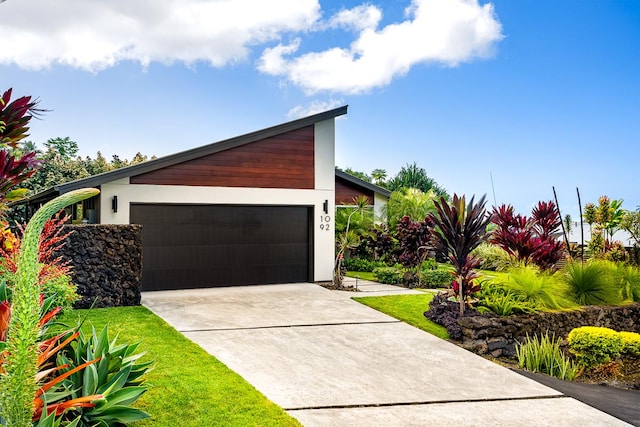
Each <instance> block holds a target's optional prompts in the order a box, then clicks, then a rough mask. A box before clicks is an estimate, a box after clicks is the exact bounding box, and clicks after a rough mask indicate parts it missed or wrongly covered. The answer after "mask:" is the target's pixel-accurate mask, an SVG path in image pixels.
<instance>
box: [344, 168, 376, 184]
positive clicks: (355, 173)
mask: <svg viewBox="0 0 640 427" xmlns="http://www.w3.org/2000/svg"><path fill="white" fill-rule="evenodd" d="M337 169H338V170H342V171H344V172H346V173H348V174H349V175H353V176H355V177H356V178H359V179H361V180H363V181H366V182H371V177H370V176H369V175H367V174H366V173H364V172H360V171H357V170H353V169H351V168H350V167H347V168H344V169H340V168H337Z"/></svg>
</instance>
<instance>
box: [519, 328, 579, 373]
mask: <svg viewBox="0 0 640 427" xmlns="http://www.w3.org/2000/svg"><path fill="white" fill-rule="evenodd" d="M560 342H561V340H560V339H559V338H558V339H556V338H554V337H553V336H552V337H549V335H548V334H547V333H545V334H544V335H542V336H541V337H537V336H534V337H533V338H531V337H529V336H528V335H527V339H526V341H525V342H524V343H522V344H518V345H516V355H517V357H518V366H520V368H522V369H526V370H527V371H531V372H541V373H543V374H547V375H551V376H553V377H556V378H560V379H561V380H567V381H572V380H573V379H574V378H575V377H576V375H577V373H578V367H577V366H576V365H575V364H574V363H573V361H572V360H571V359H570V358H569V357H567V356H566V355H565V354H564V353H563V351H562V349H561V348H560Z"/></svg>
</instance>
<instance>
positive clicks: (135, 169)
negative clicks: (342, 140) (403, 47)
mask: <svg viewBox="0 0 640 427" xmlns="http://www.w3.org/2000/svg"><path fill="white" fill-rule="evenodd" d="M347 108H348V105H344V106H342V107H338V108H335V109H333V110H328V111H324V112H321V113H318V114H314V115H311V116H307V117H303V118H300V119H297V120H293V121H290V122H286V123H282V124H279V125H276V126H271V127H268V128H265V129H261V130H258V131H255V132H251V133H247V134H244V135H240V136H236V137H233V138H229V139H225V140H221V141H218V142H214V143H211V144H207V145H203V146H201V147H196V148H192V149H190V150H186V151H182V152H179V153H175V154H170V155H168V156H164V157H160V158H158V159H155V160H149V161H146V162H143V163H139V164H135V165H131V166H127V167H124V168H121V169H116V170H113V171H109V172H104V173H101V174H98V175H94V176H90V177H88V178H83V179H79V180H76V181H71V182H67V183H63V184H59V185H55V186H54V187H52V188H49V189H47V190H44V191H42V192H40V193H38V194H35V195H33V196H31V197H29V198H27V199H23V200H21V201H20V202H18V204H20V203H25V202H28V201H31V200H37V199H43V198H47V196H49V195H50V194H52V193H57V194H64V193H67V192H69V191H73V190H76V189H78V188H85V187H98V186H100V185H102V184H105V183H108V182H112V181H115V180H118V179H122V178H127V177H130V176H133V175H140V174H143V173H146V172H151V171H154V170H157V169H162V168H165V167H168V166H172V165H175V164H178V163H182V162H186V161H189V160H193V159H197V158H199V157H202V156H206V155H209V154H213V153H217V152H220V151H224V150H229V149H231V148H235V147H239V146H241V145H245V144H250V143H252V142H255V141H259V140H261V139H265V138H270V137H272V136H276V135H280V134H283V133H286V132H290V131H293V130H296V129H300V128H303V127H306V126H310V125H313V124H315V123H318V122H321V121H324V120H329V119H333V118H335V117H338V116H342V115H344V114H346V113H347Z"/></svg>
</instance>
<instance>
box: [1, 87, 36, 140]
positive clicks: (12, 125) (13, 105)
mask: <svg viewBox="0 0 640 427" xmlns="http://www.w3.org/2000/svg"><path fill="white" fill-rule="evenodd" d="M12 91H13V89H7V90H6V91H5V92H4V93H3V94H2V98H0V144H3V145H8V146H10V147H12V148H18V143H19V142H20V141H21V140H22V139H24V138H26V137H27V136H29V135H28V134H27V132H28V131H29V126H28V125H29V121H30V120H31V118H32V117H33V116H38V115H40V114H41V113H43V112H44V111H45V110H42V109H39V108H36V106H37V105H38V100H33V101H32V100H31V97H30V96H23V97H20V98H18V99H16V100H14V101H13V102H11V92H12Z"/></svg>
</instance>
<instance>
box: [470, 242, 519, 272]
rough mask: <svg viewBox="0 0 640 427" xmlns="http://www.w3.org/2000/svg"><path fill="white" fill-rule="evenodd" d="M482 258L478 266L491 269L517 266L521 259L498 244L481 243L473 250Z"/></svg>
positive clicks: (504, 269)
mask: <svg viewBox="0 0 640 427" xmlns="http://www.w3.org/2000/svg"><path fill="white" fill-rule="evenodd" d="M471 253H472V254H473V255H474V256H477V257H478V258H480V264H478V268H479V269H481V270H490V271H506V270H507V269H508V268H510V267H515V266H517V265H518V264H519V261H518V260H517V259H516V258H515V257H514V256H512V255H509V253H508V252H507V251H505V250H504V249H502V248H501V247H500V246H498V245H492V244H490V243H481V244H480V245H478V247H477V248H475V249H474V250H473V251H472V252H471Z"/></svg>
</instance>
